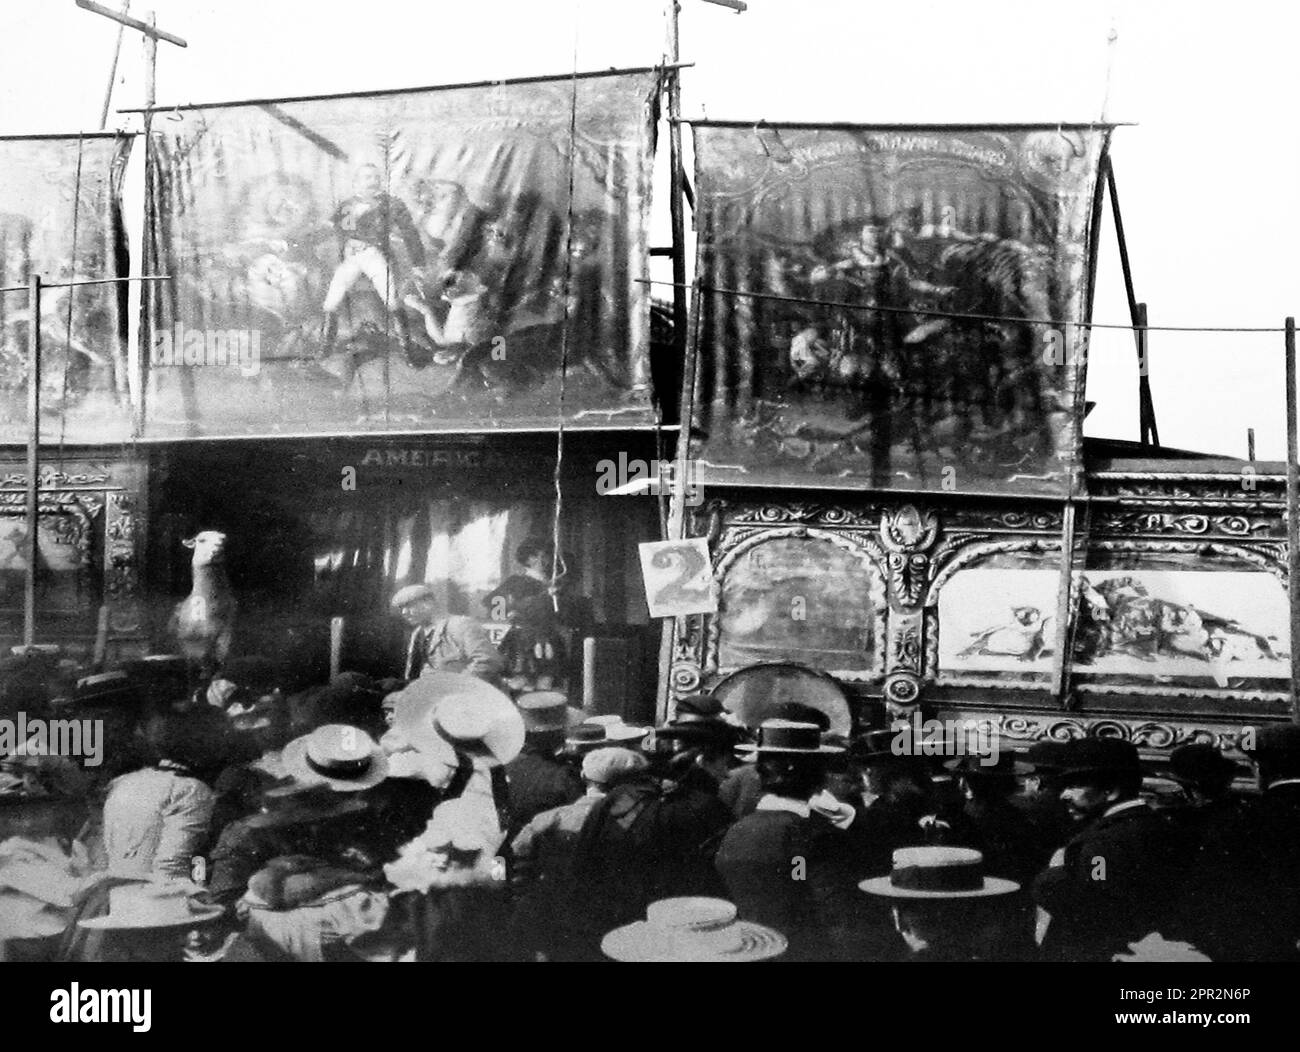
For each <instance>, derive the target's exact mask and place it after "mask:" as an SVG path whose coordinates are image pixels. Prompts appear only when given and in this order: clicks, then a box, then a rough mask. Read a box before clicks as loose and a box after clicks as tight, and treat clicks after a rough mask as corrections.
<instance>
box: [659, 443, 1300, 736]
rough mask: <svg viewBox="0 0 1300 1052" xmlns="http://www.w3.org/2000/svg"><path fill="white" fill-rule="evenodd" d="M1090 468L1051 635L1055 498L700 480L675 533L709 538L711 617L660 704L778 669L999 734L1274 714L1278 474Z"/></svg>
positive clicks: (1079, 731) (881, 721) (895, 710)
mask: <svg viewBox="0 0 1300 1052" xmlns="http://www.w3.org/2000/svg"><path fill="white" fill-rule="evenodd" d="M1090 467H1091V470H1090V471H1089V474H1088V485H1089V491H1090V497H1089V498H1088V499H1087V500H1085V501H1082V502H1080V503H1079V505H1078V507H1077V509H1076V511H1077V515H1076V528H1075V532H1074V543H1073V545H1072V547H1073V552H1072V555H1071V560H1072V568H1071V571H1070V574H1069V599H1068V609H1069V611H1070V613H1069V617H1068V620H1067V625H1066V631H1065V632H1064V633H1062V632H1060V631H1058V629H1057V625H1056V623H1055V622H1056V617H1057V614H1056V611H1057V600H1058V585H1059V583H1060V582H1061V578H1062V564H1063V562H1064V558H1063V553H1062V550H1063V536H1064V534H1063V517H1064V515H1065V511H1064V507H1063V506H1062V505H1056V506H1052V505H1050V504H1047V503H1037V502H1035V503H1030V502H1027V501H1023V500H1018V501H1017V500H1000V499H983V498H961V497H958V496H956V495H954V496H951V497H947V498H945V497H942V496H939V495H934V496H925V497H919V496H908V495H902V494H882V493H862V494H850V493H844V492H833V493H831V492H802V493H799V494H798V495H797V498H792V497H791V496H790V495H788V494H783V495H776V494H772V493H770V492H764V493H758V492H755V491H745V490H740V489H732V490H728V491H726V492H725V493H724V492H721V491H711V492H710V494H709V499H707V500H706V501H704V502H703V504H702V505H701V506H700V507H698V508H696V509H694V511H693V513H692V514H691V515H690V516H689V519H688V523H687V535H688V536H692V537H706V538H708V541H709V545H710V550H711V552H712V553H713V573H714V578H715V581H716V583H717V589H718V596H719V605H718V611H717V613H716V614H709V615H696V616H692V617H686V618H679V619H677V621H676V624H675V626H674V630H673V632H672V665H671V677H670V683H669V704H670V706H671V702H672V700H673V699H675V698H676V697H678V696H681V695H683V694H686V693H690V692H692V691H695V690H699V689H702V688H707V687H709V686H712V685H714V684H716V683H717V682H718V681H720V680H721V679H722V678H724V677H725V676H727V675H728V674H730V673H732V672H734V671H736V670H737V669H738V668H741V667H744V666H746V665H750V664H754V663H758V662H761V661H785V660H795V661H801V662H803V663H805V664H808V665H811V666H813V667H815V668H818V669H821V670H822V671H825V672H827V673H829V674H831V675H832V676H833V677H834V678H835V679H837V680H838V681H840V682H841V683H842V684H843V685H845V687H846V688H847V689H848V691H849V693H850V694H851V695H852V697H853V698H854V700H855V701H856V703H857V706H858V713H857V715H858V719H859V723H860V724H862V725H866V726H883V725H885V724H886V723H888V722H890V721H891V720H893V719H894V718H897V717H899V716H903V717H905V718H906V717H910V715H911V713H913V712H914V711H915V712H920V713H921V714H922V715H923V717H924V718H926V719H929V718H931V717H934V718H938V719H941V720H961V721H965V720H974V721H978V722H979V723H980V724H983V725H986V726H989V727H991V728H993V729H995V730H996V732H997V733H998V734H999V735H1000V736H1001V737H1002V739H1003V740H1005V741H1008V742H1011V743H1028V742H1031V741H1034V740H1037V739H1041V738H1053V739H1066V738H1072V737H1079V736H1082V735H1096V734H1102V735H1114V736H1119V737H1122V738H1124V739H1126V740H1129V741H1132V742H1133V743H1134V744H1136V745H1138V746H1139V747H1140V748H1142V749H1143V750H1144V751H1147V752H1149V753H1152V754H1156V755H1159V754H1161V753H1167V752H1168V750H1170V749H1172V748H1174V747H1175V746H1178V745H1182V744H1184V743H1186V742H1190V741H1204V742H1212V743H1214V744H1216V745H1218V746H1220V747H1228V746H1230V745H1232V744H1233V742H1234V741H1235V740H1236V738H1237V736H1238V735H1239V734H1240V733H1241V732H1242V730H1243V728H1244V727H1246V726H1250V725H1255V724H1258V723H1259V722H1261V721H1268V720H1278V719H1285V718H1287V716H1288V715H1289V711H1290V709H1289V702H1288V687H1289V677H1290V661H1289V646H1288V643H1287V639H1288V635H1289V633H1288V603H1287V590H1286V582H1287V559H1286V539H1285V525H1284V519H1283V512H1284V499H1283V498H1284V493H1283V491H1284V482H1285V476H1284V475H1283V474H1281V473H1280V471H1281V467H1282V466H1281V465H1277V464H1254V465H1252V464H1247V463H1244V462H1225V461H1207V460H1190V461H1189V460H1179V461H1155V460H1137V459H1125V460H1119V459H1113V460H1102V461H1099V462H1095V463H1093V464H1092V465H1090ZM1061 639H1064V640H1065V641H1066V642H1065V647H1064V654H1065V657H1064V659H1062V658H1061V657H1060V656H1059V653H1060V641H1061Z"/></svg>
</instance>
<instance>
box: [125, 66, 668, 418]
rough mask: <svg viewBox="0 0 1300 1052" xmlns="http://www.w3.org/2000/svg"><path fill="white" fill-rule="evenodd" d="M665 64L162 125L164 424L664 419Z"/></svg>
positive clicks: (160, 413)
mask: <svg viewBox="0 0 1300 1052" xmlns="http://www.w3.org/2000/svg"><path fill="white" fill-rule="evenodd" d="M657 83H658V82H657V75H656V74H654V73H636V74H620V75H614V74H610V75H600V76H596V77H590V78H581V79H578V80H574V81H569V80H565V81H558V80H557V81H554V82H541V83H527V84H514V85H509V84H505V85H496V86H492V87H477V88H449V89H442V90H431V91H420V92H398V93H385V94H380V95H371V96H362V97H347V98H334V99H319V100H313V101H298V102H293V101H286V102H281V103H266V104H261V105H232V106H224V107H206V108H200V109H194V110H186V111H184V112H181V113H179V114H177V115H175V116H176V117H177V119H176V120H167V121H162V120H160V121H157V122H155V124H154V130H155V132H156V133H157V134H156V135H155V137H154V140H153V141H152V142H151V143H150V152H149V160H150V165H151V171H152V172H153V176H154V184H155V193H154V198H153V204H152V207H151V208H150V213H149V222H150V231H149V235H150V236H149V248H150V252H151V257H150V265H151V266H152V267H154V268H158V269H161V270H163V271H165V272H167V273H169V274H172V275H174V276H175V282H174V283H172V284H171V285H169V286H168V287H167V288H163V289H158V290H154V292H155V294H154V295H153V296H152V298H151V302H150V310H149V317H150V319H151V337H150V338H151V341H152V342H151V346H150V347H149V354H148V381H147V384H146V389H145V390H146V412H145V421H144V425H145V428H144V429H145V437H146V438H151V439H165V438H172V437H200V436H203V437H213V436H240V435H275V434H323V433H354V432H358V431H440V430H462V429H465V428H467V427H471V428H476V429H483V430H490V429H492V428H496V427H510V428H513V429H519V428H529V427H536V428H551V427H554V426H555V422H556V420H557V419H558V417H559V414H560V413H561V411H563V412H564V414H565V417H566V421H567V426H570V427H585V426H605V427H608V426H609V425H610V424H611V423H620V424H627V425H631V426H636V425H646V424H649V423H651V422H652V420H653V415H652V412H651V408H650V375H649V374H650V369H649V327H650V314H649V293H648V289H647V286H646V285H644V284H642V283H639V282H638V281H637V280H636V279H639V278H645V277H647V276H648V248H647V244H646V237H647V233H646V228H647V222H648V215H649V203H650V172H651V167H652V159H653V158H652V152H653V134H652V124H651V117H652V114H653V110H654V101H655V98H656V91H657ZM575 107H576V109H575ZM571 140H572V149H571V148H570V144H571ZM561 375H563V380H564V382H563V400H562V402H561Z"/></svg>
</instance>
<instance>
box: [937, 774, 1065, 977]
mask: <svg viewBox="0 0 1300 1052" xmlns="http://www.w3.org/2000/svg"><path fill="white" fill-rule="evenodd" d="M986 759H987V757H980V756H964V757H962V758H961V759H960V760H956V761H954V762H953V763H951V764H949V765H948V767H949V769H950V770H951V771H952V772H953V774H954V775H956V777H957V780H958V784H959V786H960V788H961V792H962V795H963V797H964V804H963V806H962V810H961V814H960V815H959V816H958V820H957V822H956V823H955V826H956V828H955V829H954V831H953V840H954V842H955V843H957V844H960V845H962V846H963V847H971V848H975V849H976V850H977V851H979V852H980V853H981V854H982V855H983V856H984V864H985V868H986V869H987V870H988V872H989V873H990V874H992V875H993V876H995V877H1003V878H1005V879H1007V880H1011V881H1014V882H1015V883H1016V884H1018V885H1020V887H1019V890H1017V891H1014V892H1011V893H1009V894H1008V896H1007V898H1006V901H1005V902H1003V903H1002V904H1001V908H1000V909H999V910H998V911H997V914H996V921H997V923H996V925H994V926H990V927H989V929H988V934H989V936H990V939H991V941H990V942H988V943H987V944H985V945H983V946H980V947H978V950H979V952H980V955H981V956H982V957H984V958H986V959H994V960H998V959H1004V960H1005V959H1013V960H1019V959H1023V958H1028V957H1032V956H1034V942H1033V932H1034V900H1033V895H1032V894H1031V893H1030V891H1029V885H1030V884H1031V883H1032V882H1033V879H1034V877H1035V876H1037V874H1038V873H1039V872H1040V871H1041V870H1042V869H1043V867H1044V866H1046V865H1047V861H1048V858H1049V857H1050V856H1051V854H1052V852H1051V849H1044V847H1043V845H1042V837H1041V834H1040V832H1039V830H1038V829H1037V828H1036V827H1035V826H1034V823H1033V822H1032V821H1031V820H1030V818H1029V816H1028V815H1026V814H1025V812H1024V811H1023V810H1021V809H1020V808H1018V807H1015V806H1014V805H1013V804H1012V803H1011V796H1012V795H1013V794H1014V793H1015V792H1016V761H1015V758H1014V757H1013V756H1012V755H1011V754H1010V753H1006V752H1003V753H1000V754H999V755H998V758H997V760H996V761H995V762H993V763H986V762H984V761H985V760H986Z"/></svg>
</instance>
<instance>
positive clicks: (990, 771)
mask: <svg viewBox="0 0 1300 1052" xmlns="http://www.w3.org/2000/svg"><path fill="white" fill-rule="evenodd" d="M988 760H989V757H988V756H983V755H978V754H975V753H968V754H967V755H965V756H961V757H958V758H957V759H955V760H949V761H948V762H947V763H945V764H944V766H945V767H946V768H947V769H948V770H949V771H951V772H952V773H953V774H959V775H961V776H962V777H963V778H979V777H984V778H1014V777H1015V776H1016V775H1018V774H1029V773H1030V767H1029V765H1028V764H1027V763H1024V762H1023V761H1021V760H1017V759H1016V758H1015V755H1014V754H1012V753H1009V752H999V753H998V758H997V759H996V760H995V761H994V762H993V763H989V762H988Z"/></svg>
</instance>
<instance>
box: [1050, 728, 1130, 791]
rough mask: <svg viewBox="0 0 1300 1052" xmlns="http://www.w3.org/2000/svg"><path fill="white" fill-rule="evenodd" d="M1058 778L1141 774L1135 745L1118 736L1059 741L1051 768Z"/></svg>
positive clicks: (1059, 779)
mask: <svg viewBox="0 0 1300 1052" xmlns="http://www.w3.org/2000/svg"><path fill="white" fill-rule="evenodd" d="M1051 773H1052V774H1053V776H1054V778H1055V779H1056V780H1058V781H1068V780H1070V779H1073V778H1077V777H1081V776H1088V775H1098V774H1100V775H1126V774H1135V775H1141V774H1142V760H1141V758H1140V757H1139V755H1138V751H1137V746H1135V745H1134V744H1133V743H1132V742H1126V741H1123V740H1121V739H1119V738H1076V739H1074V740H1073V741H1068V742H1064V743H1063V747H1062V748H1061V749H1060V750H1059V753H1058V764H1057V767H1056V769H1055V770H1054V771H1052V772H1051Z"/></svg>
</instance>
